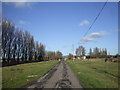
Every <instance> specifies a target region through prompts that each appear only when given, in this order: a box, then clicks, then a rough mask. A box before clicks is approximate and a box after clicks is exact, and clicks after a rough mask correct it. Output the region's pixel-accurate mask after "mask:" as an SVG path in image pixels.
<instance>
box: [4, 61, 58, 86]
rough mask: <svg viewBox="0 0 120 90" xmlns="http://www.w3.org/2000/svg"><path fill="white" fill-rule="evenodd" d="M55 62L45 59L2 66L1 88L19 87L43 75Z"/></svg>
mask: <svg viewBox="0 0 120 90" xmlns="http://www.w3.org/2000/svg"><path fill="white" fill-rule="evenodd" d="M57 62H58V61H45V62H37V63H27V64H20V65H15V66H7V67H3V68H2V88H20V87H22V86H24V85H26V84H28V83H30V82H32V81H33V80H35V79H38V78H39V77H41V76H42V75H44V74H45V73H46V72H48V71H49V70H50V69H51V68H53V67H54V66H55V65H56V64H57Z"/></svg>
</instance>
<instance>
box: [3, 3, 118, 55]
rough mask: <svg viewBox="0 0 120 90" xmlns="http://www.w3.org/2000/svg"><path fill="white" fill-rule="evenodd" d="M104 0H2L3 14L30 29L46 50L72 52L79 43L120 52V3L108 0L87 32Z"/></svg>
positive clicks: (23, 27) (110, 51) (16, 23)
mask: <svg viewBox="0 0 120 90" xmlns="http://www.w3.org/2000/svg"><path fill="white" fill-rule="evenodd" d="M103 4H104V3H102V2H96V3H95V2H76V3H73V2H71V3H70V2H56V3H55V2H44V3H43V2H31V3H27V2H23V3H20V2H19V3H3V4H2V12H3V18H7V19H10V20H11V21H12V22H13V23H14V24H15V25H16V26H18V27H20V28H21V29H23V30H27V31H29V32H30V33H31V35H33V36H34V38H35V40H36V41H39V42H41V43H43V44H44V45H45V46H46V50H51V51H57V50H59V51H61V52H62V53H63V54H64V55H67V54H69V53H73V51H72V45H74V49H75V48H77V47H78V46H79V45H83V46H84V47H86V50H87V51H86V52H87V53H88V50H89V48H94V47H99V48H107V49H108V51H109V53H110V54H116V53H117V52H118V6H117V3H116V2H114V3H111V2H109V3H107V5H106V7H105V8H104V10H103V11H102V13H101V15H100V17H99V18H98V20H97V21H96V23H95V24H94V26H93V27H92V29H91V30H90V31H89V32H88V34H87V35H86V37H83V35H84V34H85V33H86V31H87V30H88V28H89V27H90V25H91V24H92V22H93V20H94V19H95V17H96V16H97V14H98V13H99V11H100V9H101V8H102V6H103Z"/></svg>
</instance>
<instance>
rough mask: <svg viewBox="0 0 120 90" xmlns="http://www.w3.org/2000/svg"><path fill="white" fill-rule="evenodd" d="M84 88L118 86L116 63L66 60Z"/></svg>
mask: <svg viewBox="0 0 120 90" xmlns="http://www.w3.org/2000/svg"><path fill="white" fill-rule="evenodd" d="M66 62H67V64H68V65H69V66H70V67H71V69H72V70H73V71H74V72H75V74H76V76H77V78H78V79H79V81H80V83H81V84H82V85H83V87H84V88H118V77H119V76H118V63H112V62H103V61H92V62H91V61H80V60H75V61H72V60H67V61H66Z"/></svg>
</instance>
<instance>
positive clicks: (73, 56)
mask: <svg viewBox="0 0 120 90" xmlns="http://www.w3.org/2000/svg"><path fill="white" fill-rule="evenodd" d="M72 47H73V61H74V44H73V45H72Z"/></svg>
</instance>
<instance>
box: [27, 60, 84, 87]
mask: <svg viewBox="0 0 120 90" xmlns="http://www.w3.org/2000/svg"><path fill="white" fill-rule="evenodd" d="M27 88H82V86H81V85H80V83H79V81H78V80H77V78H76V76H75V75H74V73H73V72H72V70H71V69H70V67H69V66H68V65H67V64H65V62H64V61H60V62H59V63H58V64H57V65H56V66H55V67H54V68H53V69H51V70H50V71H49V72H48V73H47V74H45V75H44V76H43V77H42V78H40V79H38V80H37V81H36V82H34V83H31V84H30V85H28V86H27Z"/></svg>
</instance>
